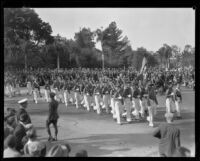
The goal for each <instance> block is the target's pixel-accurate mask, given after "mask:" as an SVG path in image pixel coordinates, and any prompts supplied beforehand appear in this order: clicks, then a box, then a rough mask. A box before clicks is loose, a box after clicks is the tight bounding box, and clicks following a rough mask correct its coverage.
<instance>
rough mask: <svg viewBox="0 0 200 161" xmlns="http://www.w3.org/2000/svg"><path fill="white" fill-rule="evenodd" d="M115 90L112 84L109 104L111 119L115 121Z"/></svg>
mask: <svg viewBox="0 0 200 161" xmlns="http://www.w3.org/2000/svg"><path fill="white" fill-rule="evenodd" d="M116 92H117V91H116V88H115V86H114V85H113V84H112V88H111V91H110V96H111V99H110V102H111V108H112V111H111V113H112V115H113V119H114V120H115V119H117V117H116V110H115V97H114V96H115V93H116Z"/></svg>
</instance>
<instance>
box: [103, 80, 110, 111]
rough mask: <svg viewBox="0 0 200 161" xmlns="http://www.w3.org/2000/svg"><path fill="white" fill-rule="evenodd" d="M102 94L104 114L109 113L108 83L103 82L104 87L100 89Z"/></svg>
mask: <svg viewBox="0 0 200 161" xmlns="http://www.w3.org/2000/svg"><path fill="white" fill-rule="evenodd" d="M102 94H103V107H102V108H105V109H106V113H109V99H110V95H109V94H110V89H109V87H108V83H106V82H104V87H103V89H102Z"/></svg>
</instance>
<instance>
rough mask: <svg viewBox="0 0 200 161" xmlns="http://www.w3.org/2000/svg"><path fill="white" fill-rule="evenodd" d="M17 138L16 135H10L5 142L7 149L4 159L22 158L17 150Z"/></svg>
mask: <svg viewBox="0 0 200 161" xmlns="http://www.w3.org/2000/svg"><path fill="white" fill-rule="evenodd" d="M16 145H17V142H16V137H15V136H14V135H9V136H8V137H7V138H6V139H5V140H4V146H5V147H6V149H5V150H4V152H3V157H4V158H13V157H14V158H15V157H21V154H20V153H19V152H18V151H17V150H16Z"/></svg>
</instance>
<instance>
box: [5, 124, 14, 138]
mask: <svg viewBox="0 0 200 161" xmlns="http://www.w3.org/2000/svg"><path fill="white" fill-rule="evenodd" d="M13 131H14V129H13V128H12V127H11V126H10V125H9V124H8V123H7V122H5V121H4V139H5V138H6V137H7V136H8V135H10V134H13Z"/></svg>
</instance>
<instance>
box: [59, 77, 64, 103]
mask: <svg viewBox="0 0 200 161" xmlns="http://www.w3.org/2000/svg"><path fill="white" fill-rule="evenodd" d="M64 84H65V82H64V79H63V78H62V77H60V79H59V88H58V89H59V90H58V96H59V99H60V102H62V103H64Z"/></svg>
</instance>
